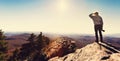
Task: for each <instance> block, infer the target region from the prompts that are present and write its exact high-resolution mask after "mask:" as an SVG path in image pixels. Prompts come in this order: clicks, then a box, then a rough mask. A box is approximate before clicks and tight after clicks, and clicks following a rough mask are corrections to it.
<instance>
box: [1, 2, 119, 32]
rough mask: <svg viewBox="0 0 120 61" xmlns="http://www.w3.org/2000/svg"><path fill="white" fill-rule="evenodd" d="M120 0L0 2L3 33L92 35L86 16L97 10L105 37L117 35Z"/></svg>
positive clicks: (89, 22) (89, 20)
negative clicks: (102, 23) (106, 35)
mask: <svg viewBox="0 0 120 61" xmlns="http://www.w3.org/2000/svg"><path fill="white" fill-rule="evenodd" d="M119 6H120V0H0V28H1V29H3V30H4V31H5V32H30V31H34V32H37V31H43V32H52V33H85V34H94V30H93V22H92V20H91V19H90V18H89V16H88V15H89V14H90V13H92V12H95V11H98V12H99V13H100V15H101V16H102V18H103V20H104V29H105V30H106V32H105V33H106V34H115V33H120V28H119V27H118V26H120V24H119V23H120V21H119V20H120V7H119Z"/></svg>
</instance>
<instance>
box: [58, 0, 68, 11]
mask: <svg viewBox="0 0 120 61" xmlns="http://www.w3.org/2000/svg"><path fill="white" fill-rule="evenodd" d="M68 6H69V4H68V0H59V1H58V8H59V10H60V11H65V10H67V9H68Z"/></svg>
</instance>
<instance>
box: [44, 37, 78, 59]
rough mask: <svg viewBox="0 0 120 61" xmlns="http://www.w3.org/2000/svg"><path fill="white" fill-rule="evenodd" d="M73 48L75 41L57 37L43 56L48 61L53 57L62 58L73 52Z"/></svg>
mask: <svg viewBox="0 0 120 61" xmlns="http://www.w3.org/2000/svg"><path fill="white" fill-rule="evenodd" d="M75 47H76V46H75V41H74V40H73V39H71V38H68V37H58V38H56V39H55V40H54V41H52V42H51V43H50V44H49V45H48V46H47V47H46V49H45V51H44V54H45V55H46V57H47V58H48V59H49V58H52V57H55V56H59V57H62V56H63V55H65V54H68V53H71V52H74V51H75Z"/></svg>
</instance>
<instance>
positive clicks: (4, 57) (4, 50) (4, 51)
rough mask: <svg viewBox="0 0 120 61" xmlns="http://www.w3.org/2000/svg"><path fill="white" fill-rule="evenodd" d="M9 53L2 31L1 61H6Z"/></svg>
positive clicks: (0, 40)
mask: <svg viewBox="0 0 120 61" xmlns="http://www.w3.org/2000/svg"><path fill="white" fill-rule="evenodd" d="M6 52H7V42H6V41H5V35H4V32H3V31H2V30H0V61H5V60H6V56H7V55H6Z"/></svg>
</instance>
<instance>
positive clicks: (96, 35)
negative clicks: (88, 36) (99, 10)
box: [95, 30, 98, 43]
mask: <svg viewBox="0 0 120 61" xmlns="http://www.w3.org/2000/svg"><path fill="white" fill-rule="evenodd" d="M95 37H96V40H95V42H97V43H98V31H97V30H96V31H95Z"/></svg>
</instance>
